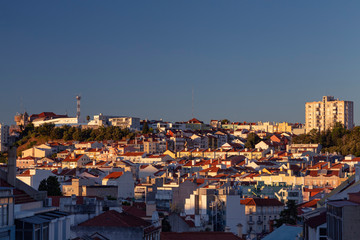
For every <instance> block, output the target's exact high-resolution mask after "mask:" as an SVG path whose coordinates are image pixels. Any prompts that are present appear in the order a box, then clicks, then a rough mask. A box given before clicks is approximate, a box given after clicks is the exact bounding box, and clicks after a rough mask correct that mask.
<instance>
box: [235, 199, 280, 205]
mask: <svg viewBox="0 0 360 240" xmlns="http://www.w3.org/2000/svg"><path fill="white" fill-rule="evenodd" d="M240 203H241V204H243V205H251V206H284V204H283V203H282V202H280V201H279V200H277V199H275V198H245V199H244V200H240Z"/></svg>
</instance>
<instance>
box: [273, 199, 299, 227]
mask: <svg viewBox="0 0 360 240" xmlns="http://www.w3.org/2000/svg"><path fill="white" fill-rule="evenodd" d="M299 220H300V218H299V217H298V215H297V207H296V204H295V201H294V200H289V201H288V202H287V203H286V206H285V209H284V210H282V211H281V213H280V218H279V219H277V220H276V224H275V226H276V227H280V226H281V225H283V224H284V223H285V224H290V225H295V224H296V223H297V222H298V221H299Z"/></svg>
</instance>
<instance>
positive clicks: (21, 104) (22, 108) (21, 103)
mask: <svg viewBox="0 0 360 240" xmlns="http://www.w3.org/2000/svg"><path fill="white" fill-rule="evenodd" d="M20 111H21V112H22V113H25V108H24V101H23V98H22V97H20Z"/></svg>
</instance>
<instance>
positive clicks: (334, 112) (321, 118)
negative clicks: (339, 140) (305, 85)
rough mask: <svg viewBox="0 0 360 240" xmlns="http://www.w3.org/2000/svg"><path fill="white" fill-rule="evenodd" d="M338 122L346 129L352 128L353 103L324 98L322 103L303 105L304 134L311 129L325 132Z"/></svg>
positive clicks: (330, 97) (331, 97)
mask: <svg viewBox="0 0 360 240" xmlns="http://www.w3.org/2000/svg"><path fill="white" fill-rule="evenodd" d="M336 122H340V123H342V124H343V125H344V127H345V128H346V129H351V128H353V127H354V103H353V102H352V101H340V100H339V99H335V98H334V97H333V96H324V97H323V99H322V101H319V102H307V103H306V104H305V127H306V133H308V132H310V131H311V130H312V129H317V130H319V131H325V130H327V129H330V128H332V127H333V126H334V124H335V123H336Z"/></svg>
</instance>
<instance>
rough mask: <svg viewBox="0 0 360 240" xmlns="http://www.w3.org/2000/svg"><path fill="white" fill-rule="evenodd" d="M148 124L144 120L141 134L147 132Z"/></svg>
mask: <svg viewBox="0 0 360 240" xmlns="http://www.w3.org/2000/svg"><path fill="white" fill-rule="evenodd" d="M149 130H150V129H149V125H148V123H147V121H145V122H144V125H143V129H142V133H143V134H146V133H148V132H149Z"/></svg>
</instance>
